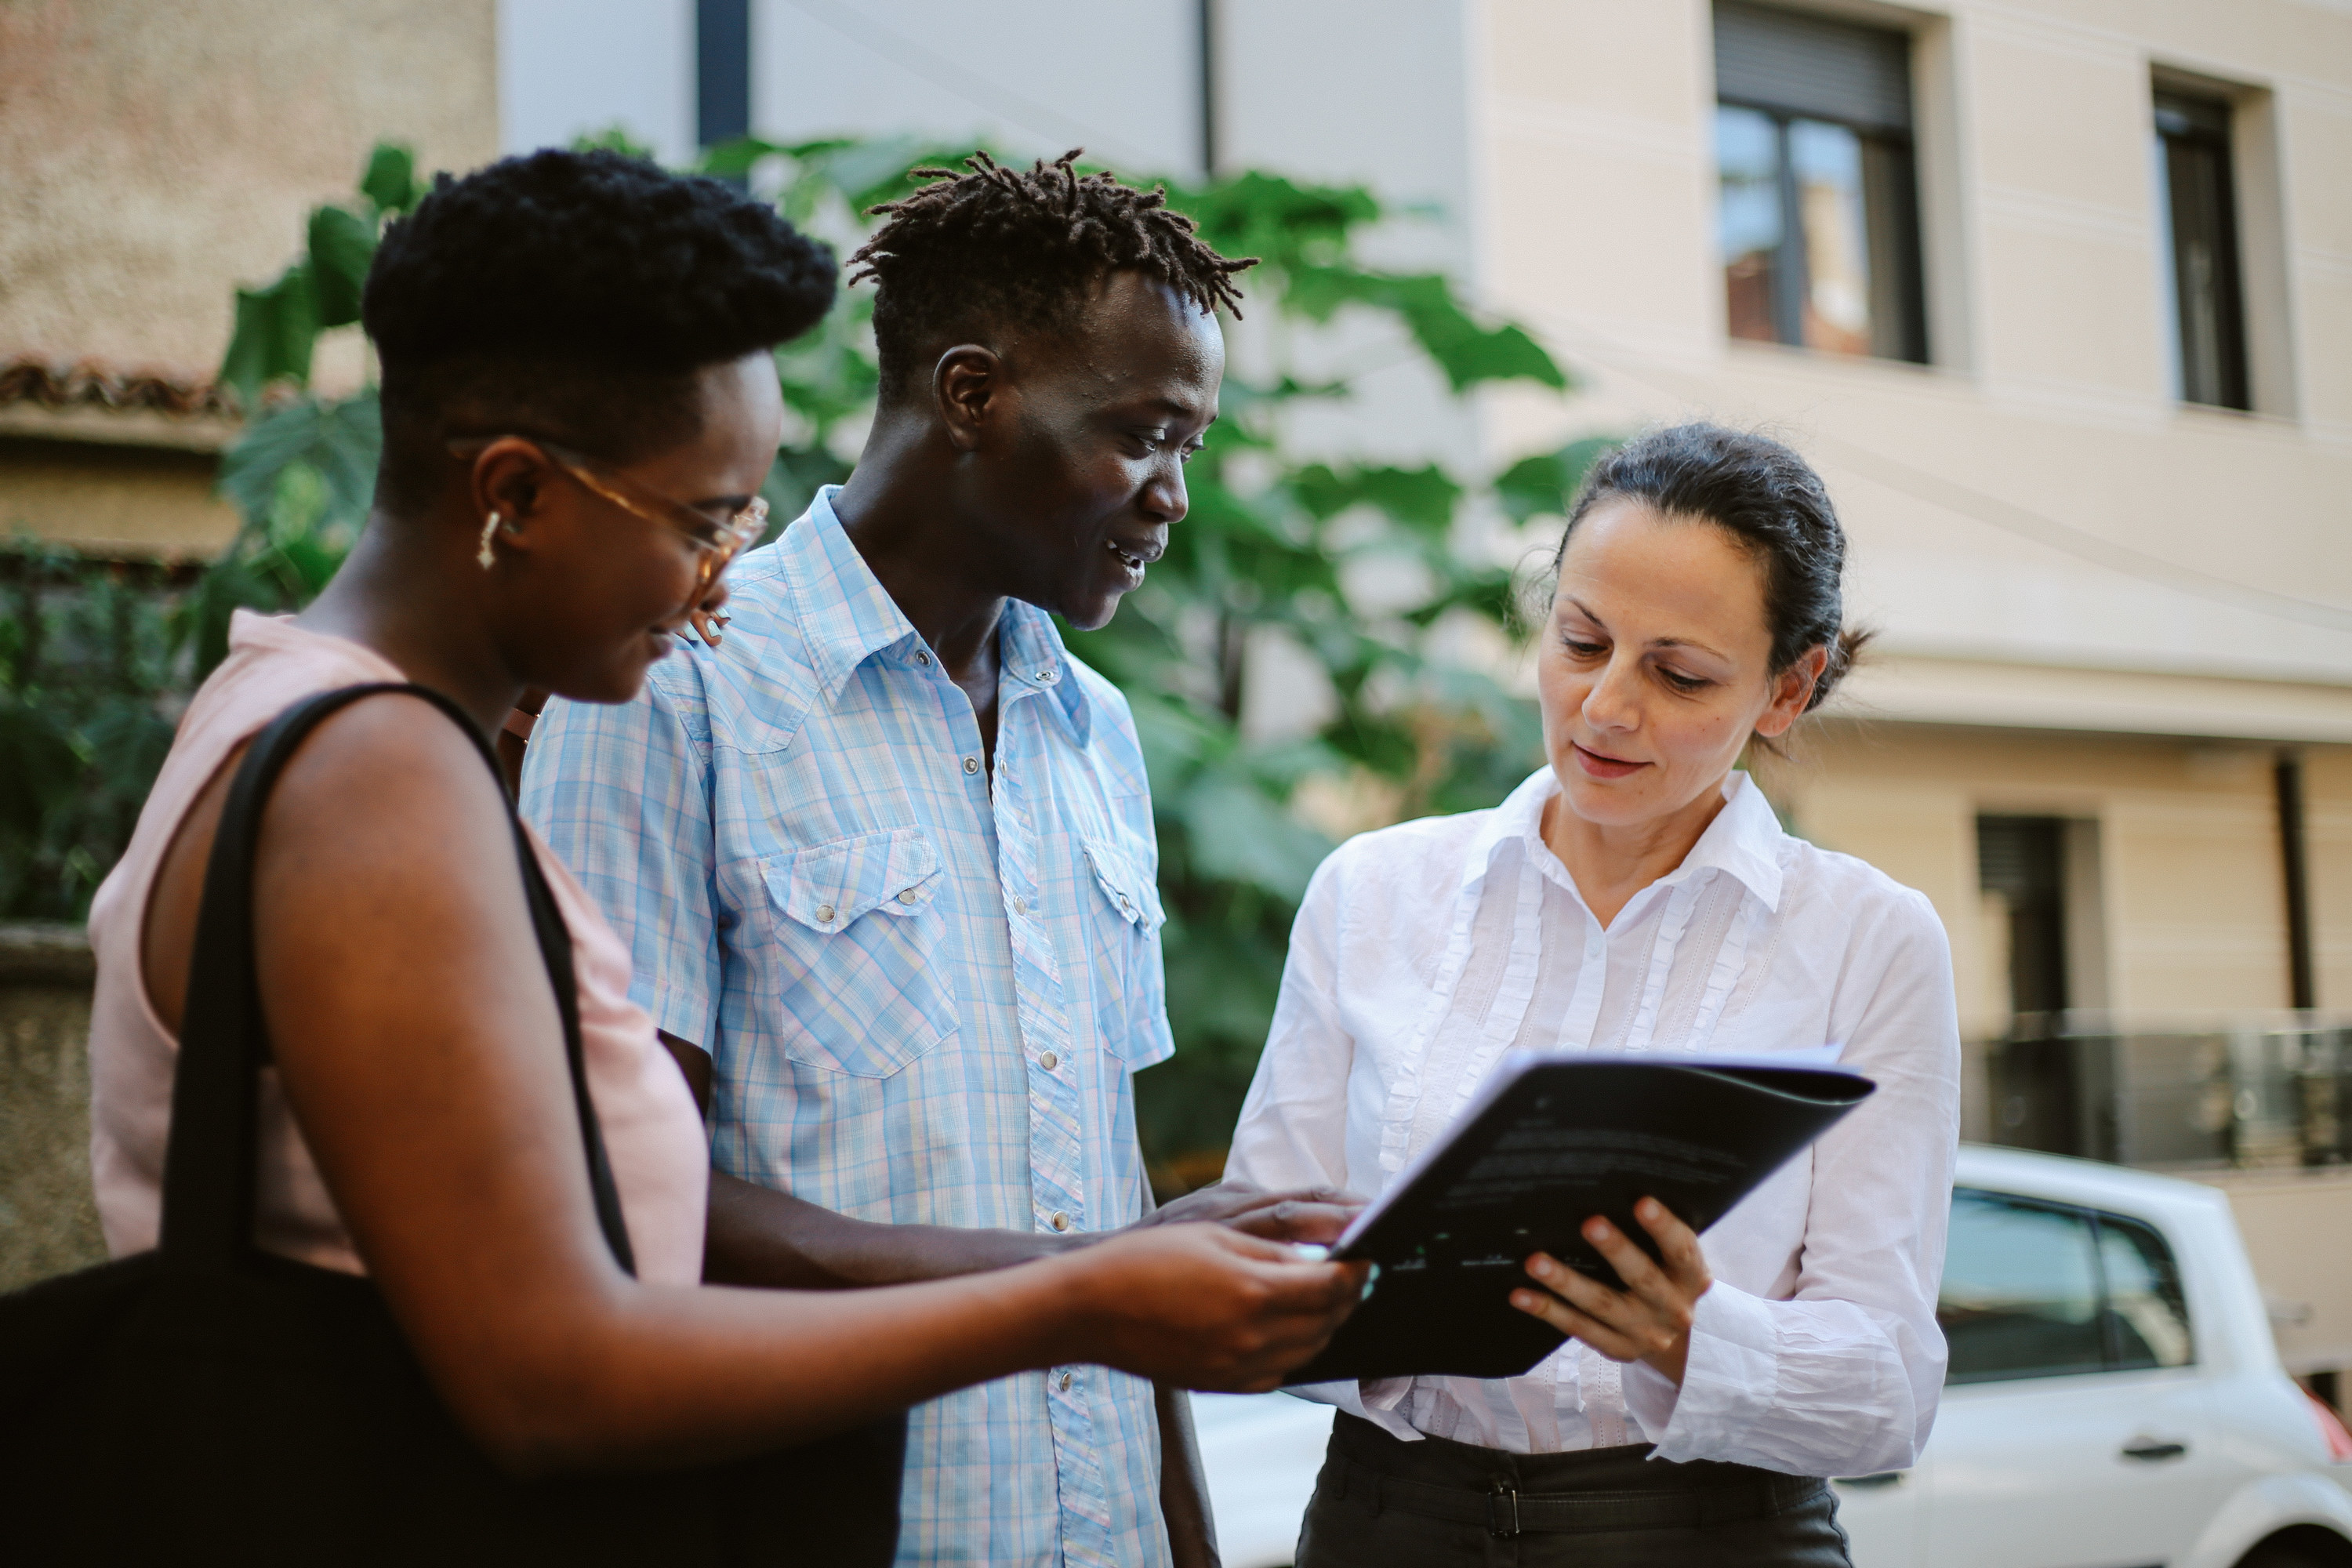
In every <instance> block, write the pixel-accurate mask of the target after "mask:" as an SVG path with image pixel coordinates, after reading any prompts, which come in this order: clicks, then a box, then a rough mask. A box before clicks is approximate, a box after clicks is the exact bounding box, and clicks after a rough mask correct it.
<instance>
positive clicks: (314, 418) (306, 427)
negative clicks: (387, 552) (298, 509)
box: [220, 390, 383, 528]
mask: <svg viewBox="0 0 2352 1568" xmlns="http://www.w3.org/2000/svg"><path fill="white" fill-rule="evenodd" d="M382 455H383V413H382V410H381V409H380V408H379V406H378V405H377V403H376V395H375V393H374V392H373V390H371V391H367V392H363V393H361V394H360V395H357V396H355V397H347V398H345V399H343V400H342V401H341V402H340V403H327V404H322V403H319V402H316V401H314V400H312V399H310V398H302V399H299V400H297V401H295V402H293V403H290V404H288V405H286V406H285V407H283V408H279V409H277V410H274V411H272V412H271V413H269V414H268V415H266V416H263V417H262V418H260V419H259V420H257V421H256V422H255V423H254V424H253V425H251V426H248V427H247V430H246V433H245V435H244V436H243V437H241V438H240V439H239V440H238V441H237V443H236V445H235V446H233V447H230V448H229V449H228V451H227V452H226V454H225V455H224V456H223V457H222V458H221V471H220V491H221V494H223V495H224V496H226V497H227V498H228V500H230V502H231V503H233V504H234V505H235V506H236V509H237V510H238V511H240V512H242V513H243V514H244V515H245V517H246V520H247V523H248V524H249V525H251V526H255V527H259V526H261V525H262V524H263V522H264V521H265V520H266V519H267V517H268V512H269V508H270V505H271V503H272V502H273V501H274V500H276V499H277V497H278V482H279V479H280V477H281V476H282V475H283V474H284V472H285V470H286V468H287V467H288V466H289V464H293V463H307V464H309V465H310V467H311V468H314V469H316V470H317V472H318V475H319V478H320V479H321V480H322V481H324V484H325V502H324V505H323V507H322V508H321V510H320V514H319V521H320V524H321V525H329V526H341V527H347V528H350V527H356V526H357V525H358V524H359V523H361V522H362V521H365V520H366V518H367V512H368V507H369V505H370V503H371V502H372V501H373V499H374V495H375V469H376V461H377V459H378V458H380V457H381V456H382Z"/></svg>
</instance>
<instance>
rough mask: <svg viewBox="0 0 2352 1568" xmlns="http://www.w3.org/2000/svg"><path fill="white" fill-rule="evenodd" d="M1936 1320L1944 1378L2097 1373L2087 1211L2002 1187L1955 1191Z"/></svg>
mask: <svg viewBox="0 0 2352 1568" xmlns="http://www.w3.org/2000/svg"><path fill="white" fill-rule="evenodd" d="M1936 1320H1937V1322H1939V1323H1941V1324H1942V1325H1943V1329H1944V1338H1945V1341H1946V1342H1947V1343H1948V1344H1949V1345H1950V1347H1951V1356H1952V1360H1951V1370H1950V1372H1949V1373H1948V1380H1949V1381H1950V1382H1953V1383H1988V1382H1991V1381H1993V1380H1994V1379H1997V1378H2011V1377H2058V1376H2062V1375H2064V1374H2066V1373H2081V1372H2099V1371H2103V1370H2105V1366H2106V1363H2107V1352H2106V1346H2105V1332H2104V1329H2103V1324H2102V1322H2101V1319H2100V1312H2099V1258H2098V1242H2097V1236H2096V1233H2095V1230H2094V1229H2093V1226H2092V1223H2091V1219H2090V1216H2089V1215H2085V1214H2084V1213H2082V1212H2081V1211H2079V1210H2076V1209H2069V1208H2061V1207H2058V1206H2056V1205H2049V1204H2037V1203H2033V1202H2031V1201H2029V1200H2027V1199H2023V1198H2013V1197H2010V1196H2008V1195H2007V1194H1999V1193H1987V1192H1979V1191H1976V1190H1974V1189H1971V1188H1968V1187H1962V1188H1960V1189H1959V1190H1958V1191H1957V1192H1955V1193H1954V1194H1952V1230H1951V1241H1950V1244H1949V1246H1948V1248H1947V1250H1946V1252H1945V1255H1944V1288H1943V1291H1942V1294H1941V1296H1940V1298H1939V1299H1938V1300H1937V1304H1936Z"/></svg>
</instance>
